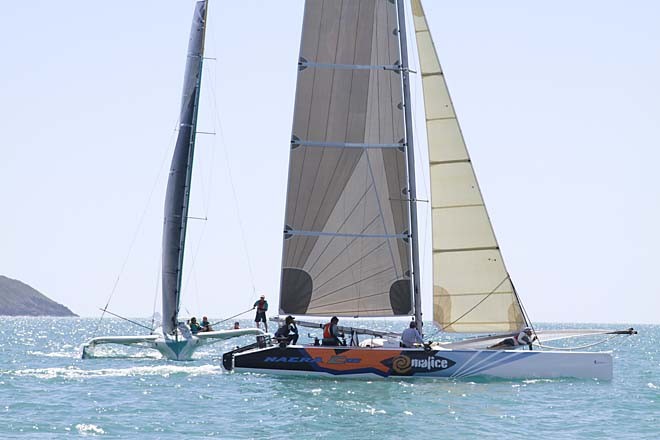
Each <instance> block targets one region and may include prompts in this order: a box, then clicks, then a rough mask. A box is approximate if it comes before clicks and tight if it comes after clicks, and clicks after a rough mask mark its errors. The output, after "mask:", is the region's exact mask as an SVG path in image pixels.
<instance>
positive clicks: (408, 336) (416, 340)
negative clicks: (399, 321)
mask: <svg viewBox="0 0 660 440" xmlns="http://www.w3.org/2000/svg"><path fill="white" fill-rule="evenodd" d="M415 344H424V339H423V338H422V335H420V334H419V330H417V323H416V322H415V321H410V325H409V326H408V328H407V329H405V330H404V331H403V333H401V345H402V346H403V347H406V348H412V347H414V346H415Z"/></svg>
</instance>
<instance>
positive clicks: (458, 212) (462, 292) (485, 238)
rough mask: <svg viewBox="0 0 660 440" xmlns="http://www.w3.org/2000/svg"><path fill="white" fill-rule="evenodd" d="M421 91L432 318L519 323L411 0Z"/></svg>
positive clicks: (470, 326)
mask: <svg viewBox="0 0 660 440" xmlns="http://www.w3.org/2000/svg"><path fill="white" fill-rule="evenodd" d="M412 13H413V22H414V25H415V34H416V39H417V50H418V54H419V62H420V69H421V76H422V88H423V92H424V108H425V118H426V131H427V138H428V146H429V147H428V148H429V161H430V164H429V166H430V177H431V216H432V225H433V243H432V249H433V319H434V321H435V322H436V324H437V325H438V326H440V328H441V329H442V330H444V331H448V332H469V333H473V332H474V333H478V332H507V331H515V330H518V329H520V327H521V326H522V325H524V323H525V319H524V316H523V313H522V310H521V306H520V303H519V300H518V297H517V295H516V293H515V290H514V288H513V284H512V282H511V280H510V278H509V274H508V272H507V269H506V266H505V265H504V260H503V259H502V254H501V253H500V248H499V245H498V244H497V239H496V238H495V233H494V231H493V227H492V225H491V222H490V219H489V217H488V213H487V211H486V206H485V204H484V200H483V197H482V195H481V191H480V189H479V185H478V183H477V178H476V176H475V174H474V169H473V167H472V163H471V161H470V156H469V154H468V151H467V148H466V146H465V141H464V139H463V135H462V133H461V129H460V127H459V124H458V119H457V118H456V113H455V112H454V106H453V105H452V102H451V98H450V96H449V90H448V89H447V84H446V82H445V78H444V75H443V71H442V68H441V66H440V62H439V60H438V55H437V53H436V50H435V45H434V44H433V40H432V38H431V33H430V31H429V28H428V24H427V21H426V17H425V16H424V10H423V8H422V4H421V1H420V0H412Z"/></svg>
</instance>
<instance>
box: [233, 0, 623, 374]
mask: <svg viewBox="0 0 660 440" xmlns="http://www.w3.org/2000/svg"><path fill="white" fill-rule="evenodd" d="M411 5H412V17H413V25H414V28H415V36H416V38H415V39H416V45H417V52H418V54H419V64H420V65H419V68H420V70H421V71H420V72H415V73H416V74H418V75H420V76H421V82H422V90H423V93H424V119H425V125H426V132H427V139H428V148H429V163H428V165H427V166H428V170H429V173H428V175H430V181H431V201H430V205H431V219H432V226H433V235H432V250H433V309H434V311H433V318H434V321H435V324H436V325H437V326H438V327H439V328H440V329H442V330H443V331H444V332H454V333H466V334H478V335H484V334H485V335H487V336H480V337H476V338H475V337H472V338H471V339H466V340H463V341H458V342H452V343H438V342H436V343H426V344H424V345H423V346H419V347H415V346H412V347H410V348H404V347H402V345H401V344H400V336H401V335H399V334H396V333H391V332H387V331H377V330H370V329H364V328H354V327H343V328H342V327H341V326H340V327H339V330H340V331H342V330H343V331H344V333H345V334H346V335H347V336H349V337H350V343H349V344H348V345H347V346H324V345H322V344H319V343H318V341H315V343H314V344H309V345H304V344H303V345H287V344H286V342H282V341H270V343H269V342H268V341H264V340H261V341H260V343H256V344H251V345H248V346H245V347H239V348H237V349H236V350H233V351H231V352H228V353H225V354H224V355H223V366H224V368H225V369H226V370H230V371H251V372H262V373H264V372H265V373H278V374H304V375H321V376H323V375H324V376H331V377H339V376H342V377H368V378H374V377H397V378H398V377H419V376H421V377H451V378H462V377H472V376H491V377H499V378H531V377H544V378H553V377H578V378H598V379H604V380H607V379H611V378H612V370H613V366H612V354H611V353H610V352H584V351H582V352H580V351H561V350H546V349H543V350H539V349H537V350H531V349H527V350H521V349H519V348H520V347H526V346H522V345H521V346H520V347H515V348H518V349H514V347H509V349H501V348H499V347H501V346H502V345H501V344H500V345H498V341H503V340H507V339H510V340H511V341H514V345H515V343H516V342H515V341H518V336H517V335H518V334H519V332H520V331H521V329H523V328H526V327H531V321H530V320H529V319H528V317H527V315H526V313H525V312H524V308H523V307H522V304H521V301H520V298H519V296H518V294H517V292H516V290H515V288H514V285H513V282H512V280H511V277H510V275H509V273H508V271H507V269H506V266H505V264H504V261H503V258H502V253H501V251H500V246H499V244H498V242H497V240H496V238H495V234H494V231H493V227H492V225H491V222H490V219H489V217H488V213H487V211H486V207H485V204H484V201H483V198H482V195H481V191H480V189H479V186H478V184H477V179H476V176H475V173H474V169H473V167H472V163H471V160H470V157H469V155H468V152H467V148H466V146H465V142H464V140H463V136H462V133H461V130H460V127H459V124H458V120H457V117H456V114H455V112H454V108H453V105H452V101H451V99H450V96H449V92H448V89H447V85H446V82H445V78H444V75H443V71H442V69H441V66H440V62H439V60H438V57H437V53H436V50H435V47H434V43H433V40H432V38H431V33H430V31H429V27H428V24H427V20H426V17H425V15H424V10H423V8H422V4H421V1H420V0H411ZM407 45H408V42H407V37H406V14H405V11H404V0H360V1H349V2H341V1H334V0H307V1H306V2H305V10H304V18H303V26H302V37H301V44H300V56H299V59H298V78H297V88H296V98H295V107H294V116H293V129H292V136H291V145H290V153H289V154H290V159H289V175H288V187H287V197H286V210H285V211H286V213H285V222H284V230H283V255H282V272H281V285H280V297H279V300H280V301H279V313H280V314H281V315H295V316H296V317H298V316H300V315H305V316H324V317H330V316H333V315H334V316H336V317H351V318H360V317H396V316H411V317H413V319H414V321H415V323H416V325H417V328H418V329H420V330H421V329H423V327H422V326H423V321H422V307H421V298H422V295H421V292H420V288H421V282H420V280H421V271H420V261H419V260H420V258H419V254H420V250H419V248H420V243H419V234H418V231H417V222H418V221H417V208H418V204H419V203H422V202H421V201H420V200H418V199H417V192H416V177H415V165H414V164H415V158H414V139H413V134H414V133H413V126H414V124H413V114H412V105H411V98H410V95H411V92H410V84H409V79H410V74H411V70H410V66H409V63H408V47H407ZM298 325H299V326H300V325H308V326H311V327H317V328H318V327H321V325H320V324H318V323H311V322H298ZM633 332H634V331H633V330H632V329H630V330H625V331H622V332H619V333H625V334H631V333H633ZM532 333H533V331H532ZM600 333H610V332H607V331H592V332H579V331H578V332H572V331H571V332H555V333H554V334H546V335H544V336H542V332H536V336H537V338H539V339H542V340H543V342H545V341H548V340H554V339H561V338H565V337H568V336H576V335H579V334H592V335H593V334H600ZM611 333H617V332H611ZM363 335H370V336H371V337H370V338H369V339H365V340H362V341H361V342H360V340H359V338H360V337H361V336H363ZM505 345H506V344H504V346H505ZM496 347H497V348H496ZM530 348H531V346H530Z"/></svg>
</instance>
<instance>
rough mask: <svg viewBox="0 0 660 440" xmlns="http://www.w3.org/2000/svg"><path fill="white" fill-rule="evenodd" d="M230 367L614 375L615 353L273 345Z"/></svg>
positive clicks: (353, 373)
mask: <svg viewBox="0 0 660 440" xmlns="http://www.w3.org/2000/svg"><path fill="white" fill-rule="evenodd" d="M223 365H224V366H225V368H226V369H228V370H232V369H233V370H235V371H251V372H259V373H269V374H284V375H310V376H328V377H334V378H337V377H346V378H368V379H374V378H388V377H395V378H406V377H444V378H455V379H461V378H470V377H494V378H502V379H533V378H547V379H553V378H560V377H567V378H568V377H572V378H581V379H598V380H611V379H612V354H611V353H610V352H599V353H592V352H565V351H529V350H443V349H440V350H436V349H433V350H424V349H405V348H404V349H402V348H363V347H311V346H289V347H277V346H274V347H267V348H262V349H254V350H248V351H244V352H236V353H226V354H225V357H224V358H223Z"/></svg>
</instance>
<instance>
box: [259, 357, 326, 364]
mask: <svg viewBox="0 0 660 440" xmlns="http://www.w3.org/2000/svg"><path fill="white" fill-rule="evenodd" d="M264 362H285V363H289V364H306V363H307V364H308V363H318V362H323V359H321V358H320V357H317V358H312V357H308V356H302V357H301V356H267V357H266V358H265V359H264Z"/></svg>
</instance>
